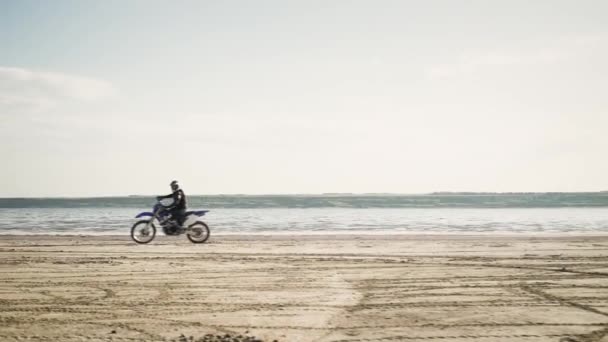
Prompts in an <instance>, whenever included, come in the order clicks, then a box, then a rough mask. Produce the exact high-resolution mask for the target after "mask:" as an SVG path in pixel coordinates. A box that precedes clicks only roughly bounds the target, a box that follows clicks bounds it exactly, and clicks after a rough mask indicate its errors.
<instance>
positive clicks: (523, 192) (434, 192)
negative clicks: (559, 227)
mask: <svg viewBox="0 0 608 342" xmlns="http://www.w3.org/2000/svg"><path fill="white" fill-rule="evenodd" d="M602 193H608V190H596V191H433V192H424V193H398V192H360V193H359V192H324V193H265V194H246V193H232V194H221V193H219V194H192V195H188V196H189V197H204V196H211V197H217V196H261V197H264V196H266V197H271V196H425V195H426V196H431V195H527V194H602ZM156 196H157V195H142V194H132V195H101V196H61V195H58V196H18V197H14V196H12V197H4V196H0V199H88V198H136V197H156Z"/></svg>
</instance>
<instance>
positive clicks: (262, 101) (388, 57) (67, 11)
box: [0, 0, 608, 197]
mask: <svg viewBox="0 0 608 342" xmlns="http://www.w3.org/2000/svg"><path fill="white" fill-rule="evenodd" d="M607 18H608V1H557V0H548V1H529V0H524V1H515V0H505V1H488V0H480V1H464V0H462V1H455V0H454V1H452V0H450V1H432V0H420V1H405V0H403V1H371V0H370V1H352V0H349V1H328V0H323V1H313V0H305V1H286V0H278V1H147V0H146V1H122V0H121V1H76V0H75V1H17V0H15V1H6V0H0V156H1V158H2V166H1V167H0V196H2V197H6V196H102V195H128V194H158V193H166V192H168V191H169V182H170V181H171V180H172V179H177V180H179V181H180V182H181V183H182V185H183V187H184V189H185V190H186V193H188V194H217V193H252V194H256V193H322V192H392V193H419V192H430V191H586V190H608V155H607V151H608V20H607Z"/></svg>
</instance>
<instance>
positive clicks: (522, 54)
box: [426, 35, 608, 79]
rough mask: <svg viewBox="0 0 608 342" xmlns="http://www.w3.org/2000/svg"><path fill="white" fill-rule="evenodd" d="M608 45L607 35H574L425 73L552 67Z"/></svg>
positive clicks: (485, 53)
mask: <svg viewBox="0 0 608 342" xmlns="http://www.w3.org/2000/svg"><path fill="white" fill-rule="evenodd" d="M607 42H608V36H605V35H574V36H566V37H560V38H558V39H555V40H549V41H545V42H544V44H532V46H519V47H517V46H512V47H510V48H504V47H503V48H499V49H492V50H490V49H488V50H481V51H473V52H468V53H465V54H462V55H460V56H459V58H457V59H456V61H454V62H449V63H443V64H437V65H432V66H430V67H428V68H427V70H426V73H427V76H428V77H429V78H433V79H436V78H450V77H459V76H464V75H469V74H473V73H476V72H484V71H488V70H491V69H497V68H505V67H523V66H533V65H551V64H554V65H555V64H559V63H565V62H568V61H575V60H576V59H578V58H580V57H585V56H591V55H594V54H596V53H597V52H598V50H601V49H605V48H606V46H607ZM528 43H530V42H528ZM538 45H541V46H538Z"/></svg>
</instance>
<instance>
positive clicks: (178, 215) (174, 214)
mask: <svg viewBox="0 0 608 342" xmlns="http://www.w3.org/2000/svg"><path fill="white" fill-rule="evenodd" d="M169 212H170V213H171V218H172V219H174V220H175V221H176V222H177V224H178V225H180V226H181V225H182V223H183V220H184V216H185V215H186V209H179V208H173V209H171V211H169Z"/></svg>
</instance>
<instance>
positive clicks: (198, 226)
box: [186, 221, 211, 243]
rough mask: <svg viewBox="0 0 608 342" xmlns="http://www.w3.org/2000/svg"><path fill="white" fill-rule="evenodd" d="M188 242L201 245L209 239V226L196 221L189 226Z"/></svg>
mask: <svg viewBox="0 0 608 342" xmlns="http://www.w3.org/2000/svg"><path fill="white" fill-rule="evenodd" d="M186 236H188V240H190V242H192V243H203V242H205V241H207V239H209V236H211V232H210V231H209V226H207V224H206V223H205V222H203V221H196V222H194V223H193V224H191V225H190V226H188V233H186Z"/></svg>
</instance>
